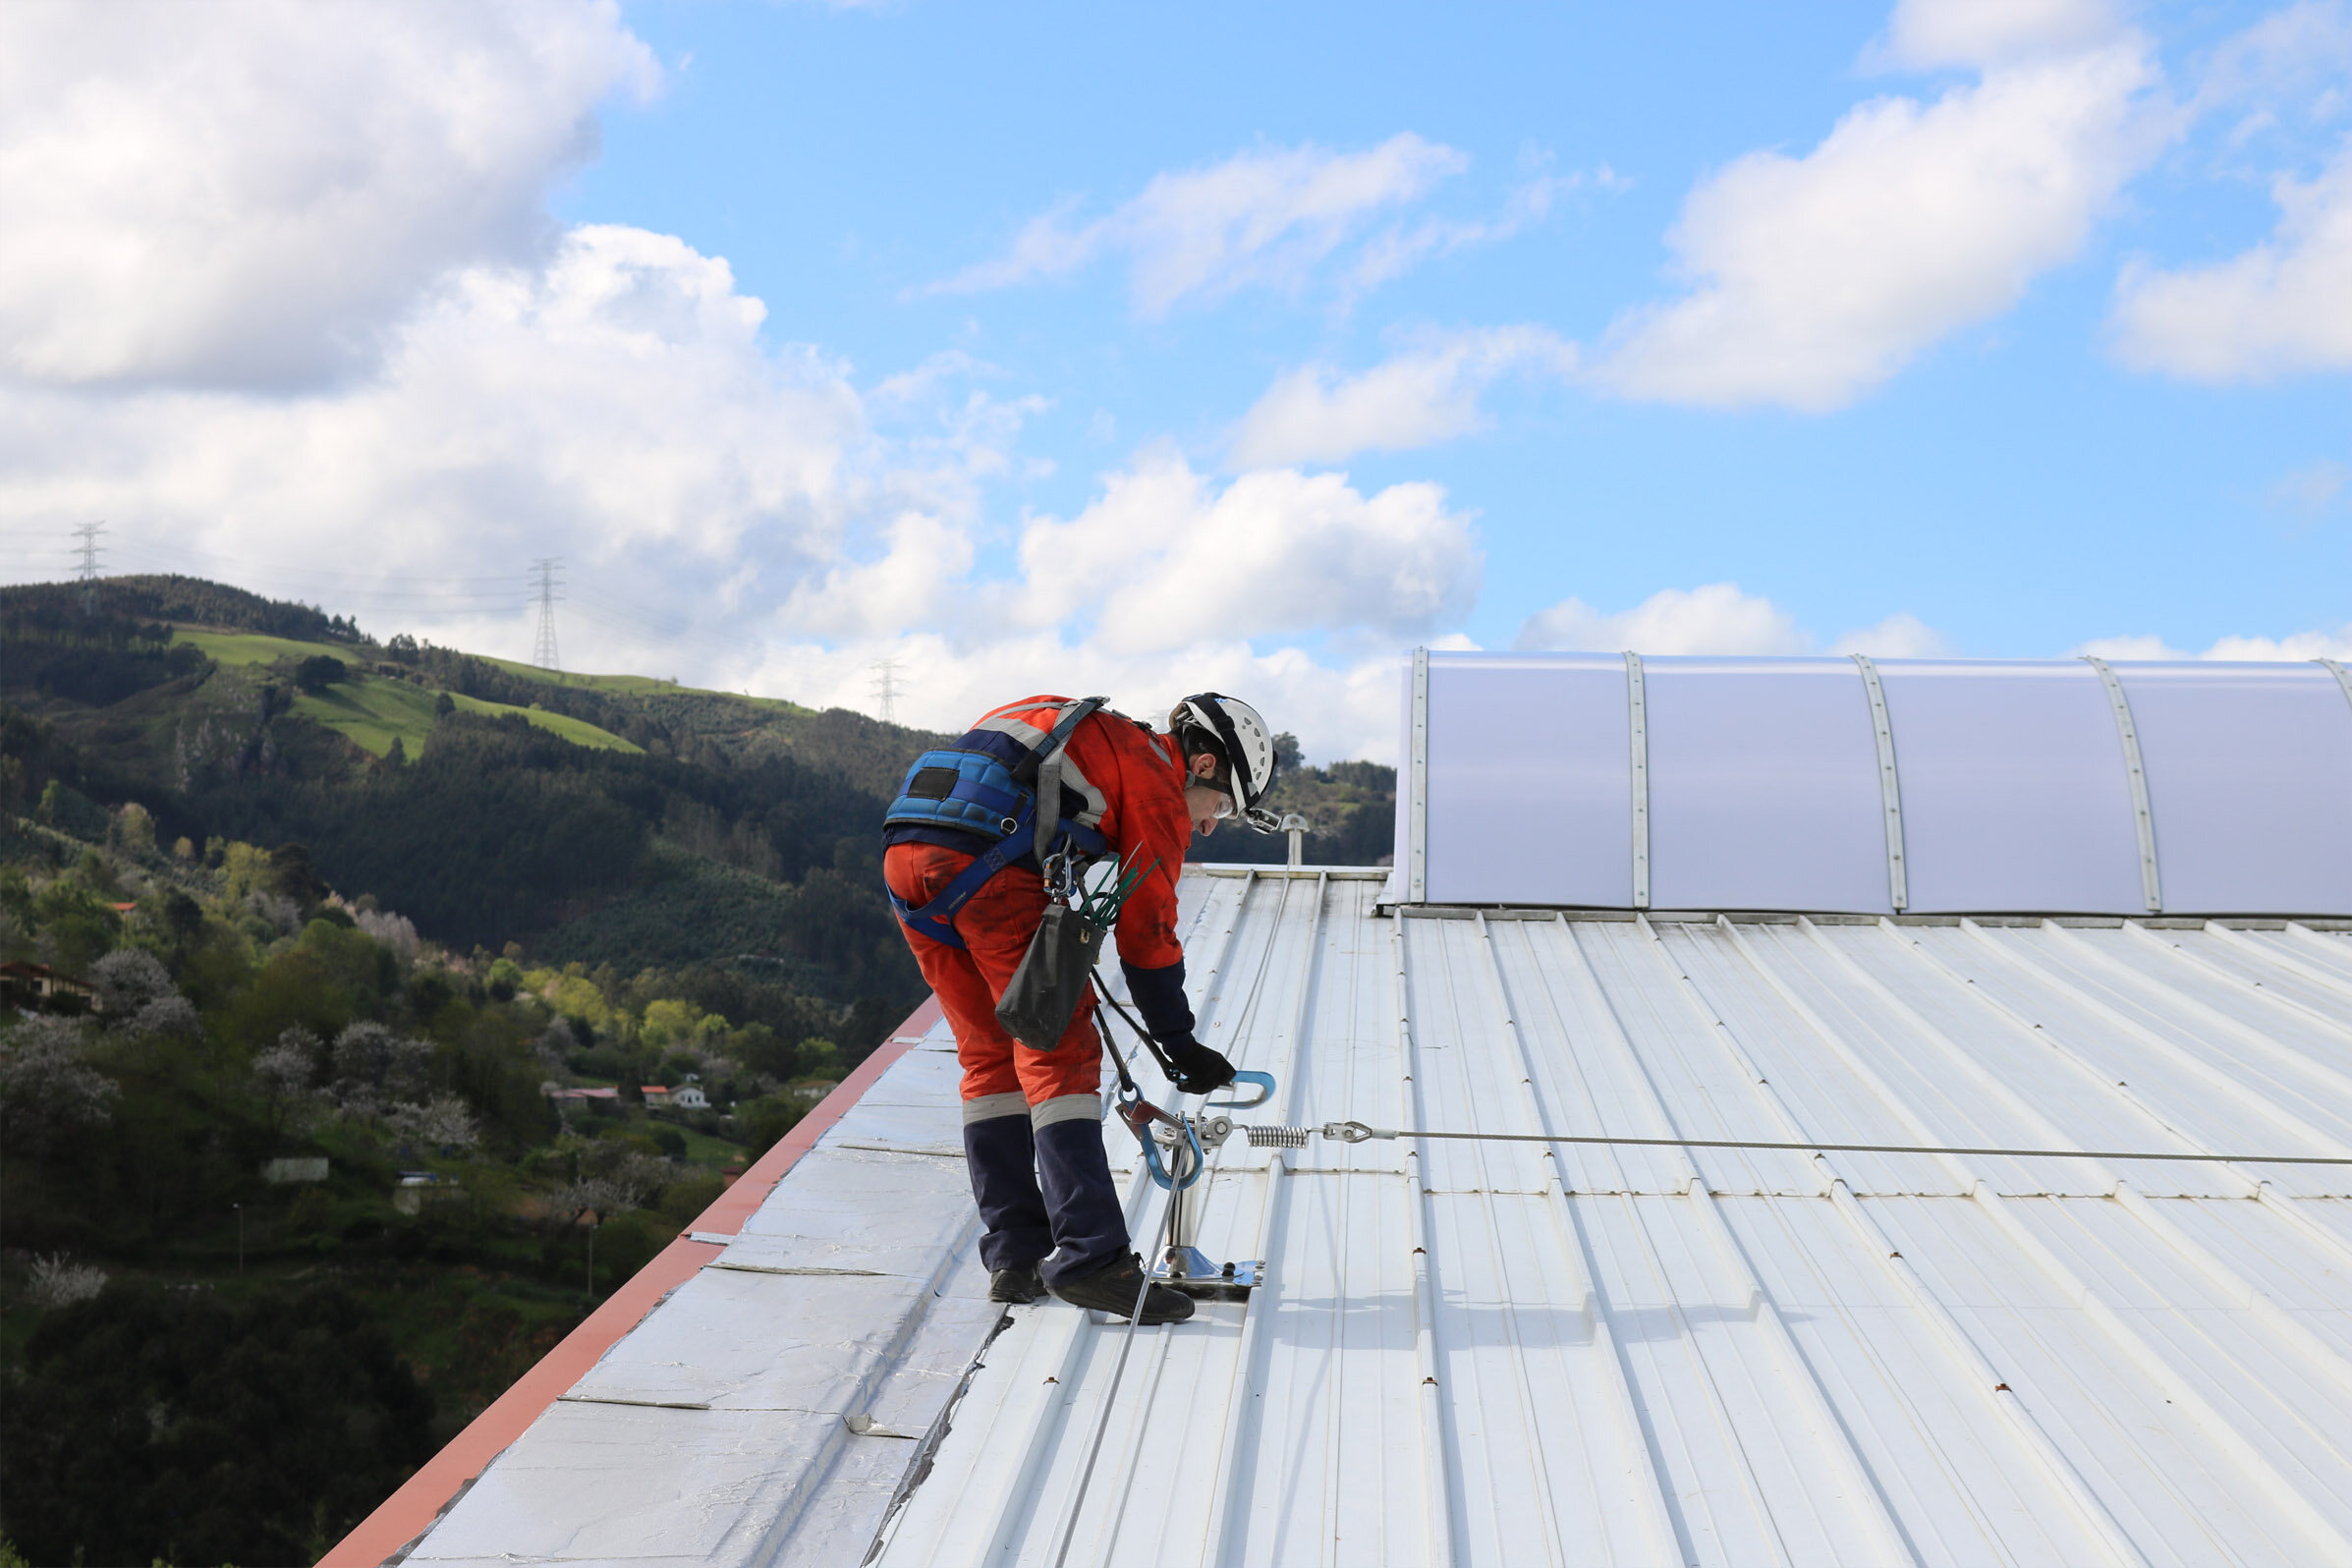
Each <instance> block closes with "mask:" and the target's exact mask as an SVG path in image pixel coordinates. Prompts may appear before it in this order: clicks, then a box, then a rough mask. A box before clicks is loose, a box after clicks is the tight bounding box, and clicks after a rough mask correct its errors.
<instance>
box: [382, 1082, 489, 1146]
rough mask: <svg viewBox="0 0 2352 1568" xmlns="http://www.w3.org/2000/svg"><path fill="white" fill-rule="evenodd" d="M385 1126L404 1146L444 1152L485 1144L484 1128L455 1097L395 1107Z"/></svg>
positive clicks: (387, 1115) (387, 1117) (385, 1116)
mask: <svg viewBox="0 0 2352 1568" xmlns="http://www.w3.org/2000/svg"><path fill="white" fill-rule="evenodd" d="M384 1125H385V1126H386V1127H389V1128H390V1129H392V1132H393V1135H394V1136H395V1137H397V1138H398V1139H399V1140H400V1141H401V1142H402V1143H404V1144H422V1145H425V1146H427V1147H429V1148H438V1149H440V1150H442V1151H443V1152H444V1153H446V1152H448V1151H449V1150H450V1149H453V1148H474V1147H475V1146H476V1144H479V1143H480V1142H481V1125H480V1123H478V1122H476V1120H475V1119H474V1112H473V1111H472V1110H470V1109H468V1108H467V1105H466V1102H465V1101H464V1100H463V1099H460V1098H459V1097H458V1096H457V1095H455V1094H437V1095H435V1096H434V1097H433V1098H431V1099H429V1100H427V1101H425V1103H423V1104H421V1105H395V1106H393V1107H392V1108H391V1109H390V1110H389V1111H387V1112H385V1113H384Z"/></svg>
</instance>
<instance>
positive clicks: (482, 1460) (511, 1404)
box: [318, 996, 939, 1568]
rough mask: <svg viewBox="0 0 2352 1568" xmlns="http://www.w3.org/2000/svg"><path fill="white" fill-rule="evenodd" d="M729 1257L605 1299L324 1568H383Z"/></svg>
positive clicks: (848, 1082) (778, 1166)
mask: <svg viewBox="0 0 2352 1568" xmlns="http://www.w3.org/2000/svg"><path fill="white" fill-rule="evenodd" d="M938 1021H939V999H938V998H937V997H935V996H934V997H932V998H930V999H929V1000H927V1001H925V1002H924V1004H923V1005H922V1006H921V1007H918V1008H917V1009H915V1011H914V1012H913V1013H911V1014H909V1015H908V1017H907V1021H906V1022H905V1023H903V1024H901V1025H899V1026H898V1029H897V1031H896V1032H895V1033H893V1034H892V1035H891V1036H890V1038H889V1039H887V1040H885V1041H883V1042H882V1044H881V1045H880V1046H878V1047H877V1048H876V1049H875V1050H874V1053H873V1054H872V1055H870V1056H868V1057H867V1058H866V1060H865V1061H863V1062H860V1063H859V1064H858V1066H857V1069H856V1070H855V1071H854V1072H852V1073H851V1074H850V1075H849V1077H847V1078H845V1079H843V1080H842V1081H841V1083H840V1085H839V1086H838V1087H837V1088H835V1089H834V1091H833V1092H831V1093H830V1094H827V1095H826V1096H825V1097H824V1098H823V1099H821V1100H819V1101H818V1102H817V1103H816V1104H815V1105H814V1106H812V1107H811V1109H810V1111H809V1114H808V1115H806V1116H804V1117H802V1118H801V1119H800V1122H799V1124H798V1125H796V1126H795V1127H794V1128H793V1129H792V1131H791V1132H789V1133H787V1134H785V1135H784V1138H783V1139H782V1141H781V1142H779V1143H778V1144H777V1145H776V1147H775V1148H771V1149H769V1150H768V1151H767V1152H766V1153H764V1154H762V1155H760V1156H759V1158H758V1160H757V1161H756V1162H755V1163H754V1164H753V1166H752V1168H751V1169H749V1170H747V1171H745V1172H744V1173H743V1175H742V1176H741V1177H739V1178H738V1179H737V1180H736V1182H735V1184H734V1185H733V1186H731V1187H729V1188H728V1189H727V1190H726V1191H725V1192H724V1193H721V1194H720V1195H719V1198H718V1201H717V1202H716V1203H714V1204H711V1205H710V1206H709V1207H708V1208H705V1209H703V1210H702V1212H701V1215H700V1217H699V1218H697V1219H696V1220H695V1222H694V1223H693V1224H692V1225H689V1226H688V1227H687V1232H688V1233H689V1234H701V1235H719V1236H733V1235H734V1234H735V1233H736V1232H738V1231H739V1230H741V1229H742V1228H743V1222H744V1221H745V1220H747V1219H749V1218H751V1217H752V1214H753V1212H754V1211H755V1210H756V1209H757V1208H758V1206H759V1205H760V1204H762V1203H765V1202H766V1201H767V1195H768V1194H769V1193H770V1192H771V1191H773V1190H774V1188H775V1185H776V1183H777V1182H779V1181H781V1180H783V1179H784V1173H785V1172H786V1171H788V1170H790V1169H792V1167H793V1166H794V1165H795V1164H796V1163H798V1162H799V1160H800V1157H801V1156H802V1155H803V1154H805V1153H807V1152H808V1151H809V1150H810V1149H811V1148H813V1147H815V1144H816V1141H817V1140H818V1139H819V1138H822V1137H823V1136H824V1135H825V1133H826V1131H827V1130H828V1129H830V1128H831V1127H832V1126H833V1124H834V1123H835V1122H838V1121H839V1120H841V1118H842V1116H843V1115H844V1114H846V1113H847V1112H848V1110H849V1108H850V1107H851V1106H852V1105H855V1104H857V1103H858V1101H859V1100H860V1099H861V1098H863V1097H864V1096H865V1094H866V1092H867V1091H868V1089H871V1088H872V1087H873V1084H874V1081H875V1080H876V1079H878V1078H880V1077H881V1076H882V1074H884V1073H885V1072H887V1071H889V1069H890V1066H891V1064H892V1063H894V1062H896V1061H897V1060H898V1059H899V1058H900V1057H901V1056H904V1055H905V1054H906V1053H907V1052H908V1051H910V1050H912V1049H913V1048H914V1047H915V1043H916V1041H918V1040H920V1039H921V1038H922V1037H923V1036H924V1035H926V1034H928V1033H929V1032H930V1029H931V1026H932V1025H934V1024H936V1023H937V1022H938ZM724 1250H725V1249H724V1248H722V1247H720V1246H719V1245H717V1244H715V1243H711V1242H699V1241H690V1240H688V1239H687V1236H685V1235H681V1236H680V1237H679V1238H678V1239H677V1240H676V1241H674V1242H672V1243H670V1244H669V1246H667V1247H665V1248H663V1249H662V1250H661V1252H660V1253H659V1254H658V1255H656V1256H655V1257H654V1259H653V1260H652V1261H651V1262H649V1263H647V1264H646V1265H645V1266H644V1267H643V1268H641V1269H639V1270H638V1271H637V1273H636V1274H635V1275H634V1276H633V1277H631V1279H630V1280H629V1281H628V1283H626V1284H624V1285H622V1286H621V1288H620V1289H618V1290H616V1291H614V1292H613V1293H612V1295H611V1296H609V1297H607V1298H606V1299H605V1302H604V1305H603V1306H601V1307H599V1308H597V1309H596V1310H595V1311H594V1312H593V1313H590V1314H589V1315H588V1319H587V1321H585V1322H583V1323H582V1324H581V1325H580V1326H579V1327H578V1328H575V1329H573V1330H572V1332H571V1333H569V1334H567V1335H566V1336H564V1340H563V1343H561V1344H559V1345H557V1346H556V1347H555V1348H554V1349H553V1350H551V1351H549V1352H548V1353H547V1354H546V1356H545V1357H544V1358H542V1359H541V1360H540V1362H539V1364H538V1365H537V1366H535V1367H533V1368H532V1369H531V1371H529V1372H525V1373H524V1374H523V1375H522V1376H521V1377H520V1378H518V1379H516V1382H515V1385H514V1386H513V1387H512V1388H509V1389H508V1390H507V1391H506V1392H505V1393H503V1394H501V1395H499V1396H498V1398H497V1400H496V1401H495V1402H494V1403H493V1404H492V1405H491V1406H490V1408H489V1409H487V1410H485V1411H483V1412H482V1413H481V1414H480V1415H478V1416H476V1417H475V1418H474V1422H473V1424H472V1425H471V1426H469V1427H468V1428H466V1429H465V1430H464V1431H462V1432H459V1433H458V1434H457V1435H456V1436H455V1437H453V1438H451V1439H450V1442H449V1446H448V1447H446V1448H444V1449H442V1450H441V1451H440V1452H439V1453H437V1454H435V1455H433V1457H432V1458H430V1459H428V1460H426V1461H425V1462H424V1464H423V1466H422V1467H421V1468H420V1469H419V1470H418V1472H417V1474H415V1475H414V1476H411V1477H410V1478H409V1479H408V1482H407V1483H406V1484H404V1485H403V1486H402V1487H401V1488H400V1489H399V1490H398V1491H396V1492H394V1493H393V1494H392V1495H391V1496H389V1497H387V1498H385V1499H384V1501H383V1502H382V1503H381V1504H379V1505H378V1506H377V1508H376V1510H375V1512H374V1513H371V1514H369V1515H368V1516H367V1517H366V1518H365V1519H364V1520H362V1521H361V1522H360V1524H359V1526H358V1527H357V1528H356V1529H354V1530H353V1531H352V1533H351V1534H350V1535H348V1536H346V1537H344V1538H343V1539H342V1540H340V1541H338V1542H337V1543H336V1544H335V1548H334V1549H333V1550H332V1551H329V1552H328V1553H327V1554H326V1555H325V1556H324V1557H321V1558H320V1559H318V1568H376V1565H378V1564H380V1563H383V1562H384V1561H386V1560H387V1559H389V1558H390V1557H391V1556H392V1555H393V1553H395V1552H397V1551H400V1550H401V1549H403V1548H404V1547H406V1546H407V1545H408V1544H409V1543H410V1542H412V1541H414V1540H416V1539H417V1538H418V1537H419V1536H421V1535H423V1534H424V1532H425V1531H426V1530H427V1529H429V1528H430V1527H431V1525H432V1523H433V1521H434V1520H435V1519H437V1518H439V1517H440V1514H441V1510H442V1509H444V1508H446V1507H447V1506H448V1505H449V1504H450V1503H451V1502H453V1501H455V1500H456V1498H457V1496H458V1494H459V1493H460V1492H462V1491H464V1490H465V1489H466V1487H467V1485H468V1484H471V1483H472V1482H473V1480H474V1479H475V1478H476V1476H479V1475H480V1474H481V1473H482V1471H484V1470H485V1469H487V1468H488V1467H489V1463H490V1461H491V1460H493V1459H495V1458H497V1457H498V1456H499V1455H500V1454H502V1453H504V1452H505V1451H506V1449H507V1448H508V1446H509V1445H510V1444H512V1443H513V1442H514V1440H515V1439H516V1438H518V1437H520V1436H522V1435H523V1433H524V1431H525V1430H526V1429H527V1428H529V1427H530V1426H531V1424H532V1422H534V1421H536V1420H538V1419H539V1415H540V1413H541V1412H543V1411H544V1410H546V1408H547V1407H548V1406H549V1405H552V1404H554V1403H555V1401H556V1400H557V1399H558V1398H560V1397H562V1395H563V1394H564V1393H565V1391H566V1390H568V1389H570V1388H571V1386H572V1385H573V1384H574V1383H576V1382H578V1381H580V1379H581V1378H582V1377H583V1376H585V1375H587V1373H588V1369H589V1368H591V1367H593V1366H595V1365H596V1363H597V1362H598V1361H599V1360H600V1359H602V1357H603V1355H604V1353H605V1352H606V1351H608V1350H610V1349H611V1348H612V1347H613V1346H614V1345H616V1344H618V1343H619V1342H620V1341H621V1340H622V1338H624V1337H625V1336H626V1335H627V1334H628V1333H629V1331H630V1330H631V1329H633V1328H635V1327H636V1326H637V1325H638V1324H639V1323H641V1322H643V1321H644V1318H645V1315H646V1314H647V1313H650V1312H651V1311H652V1310H653V1309H654V1308H655V1307H657V1306H659V1305H660V1304H661V1300H662V1298H663V1297H665V1296H667V1295H668V1294H669V1293H670V1292H671V1291H673V1290H676V1289H677V1288H678V1287H679V1286H680V1285H683V1284H685V1283H686V1282H687V1281H688V1280H689V1279H692V1278H693V1277H694V1276H695V1274H696V1272H697V1271H698V1270H700V1268H701V1267H702V1265H703V1264H705V1263H707V1262H709V1261H710V1260H712V1259H714V1258H716V1257H717V1256H718V1255H719V1254H720V1253H721V1252H722V1251H724Z"/></svg>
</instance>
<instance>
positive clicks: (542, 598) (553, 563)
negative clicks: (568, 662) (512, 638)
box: [531, 555, 564, 673]
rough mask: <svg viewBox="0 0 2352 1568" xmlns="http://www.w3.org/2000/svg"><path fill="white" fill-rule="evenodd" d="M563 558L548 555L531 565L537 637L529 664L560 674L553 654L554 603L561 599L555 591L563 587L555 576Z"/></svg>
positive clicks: (561, 580) (560, 666)
mask: <svg viewBox="0 0 2352 1568" xmlns="http://www.w3.org/2000/svg"><path fill="white" fill-rule="evenodd" d="M563 565H564V562H563V557H562V556H560V555H549V556H544V557H541V558H540V559H538V560H536V561H533V562H532V563H531V569H532V572H533V573H535V574H536V575H537V577H538V580H539V635H538V638H537V639H536V640H535V641H534V642H533V643H532V647H531V662H532V663H533V664H536V665H537V666H538V667H539V668H540V669H542V670H555V671H557V672H559V673H560V672H561V671H562V669H563V664H562V662H561V661H560V660H559V659H557V657H556V653H555V601H556V600H557V599H558V598H560V597H562V595H561V594H559V593H557V592H556V591H555V590H556V589H557V588H562V587H563V586H564V584H563V579H562V578H559V577H557V576H556V575H555V574H556V573H558V572H560V571H562V570H563Z"/></svg>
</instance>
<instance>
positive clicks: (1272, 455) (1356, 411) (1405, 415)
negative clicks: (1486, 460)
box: [1231, 326, 1576, 468]
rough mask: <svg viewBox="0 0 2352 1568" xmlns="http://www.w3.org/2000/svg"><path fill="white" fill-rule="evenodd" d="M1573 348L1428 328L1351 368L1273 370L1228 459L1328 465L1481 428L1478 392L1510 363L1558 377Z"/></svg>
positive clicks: (1519, 333) (1511, 330) (1535, 336)
mask: <svg viewBox="0 0 2352 1568" xmlns="http://www.w3.org/2000/svg"><path fill="white" fill-rule="evenodd" d="M1575 365H1576V349H1575V346H1574V345H1573V344H1570V343H1567V342H1564V341H1563V340H1561V339H1560V338H1559V337H1558V336H1557V335H1555V334H1554V333H1552V332H1550V331H1548V330H1546V329H1544V328H1542V327H1535V326H1517V327H1489V328H1486V329H1484V330H1479V331H1468V332H1454V333H1447V334H1443V335H1441V336H1438V337H1436V338H1434V339H1432V340H1430V341H1428V342H1427V343H1425V344H1423V345H1421V346H1419V347H1416V348H1413V349H1410V350H1408V351H1406V352H1405V353H1402V354H1399V355H1397V356H1396V357H1394V358H1393V359H1390V360H1389V361H1388V362H1387V363H1385V364H1378V365H1375V366H1373V367H1372V369H1369V370H1366V371H1364V372H1362V373H1361V374H1358V375H1352V376H1351V375H1345V374H1342V373H1341V372H1340V371H1338V370H1336V369H1334V368H1333V367H1332V366H1330V365H1327V364H1306V365H1302V366H1300V367H1299V368H1298V369H1296V370H1292V371H1289V372H1287V373H1286V374H1284V375H1282V376H1281V377H1279V378H1278V379H1277V380H1276V381H1275V382H1274V384H1273V385H1272V386H1270V387H1268V388H1267V389H1266V392H1265V395H1264V396H1262V397H1260V399H1259V400H1258V402H1257V404H1256V405H1255V406H1254V407H1252V409H1251V410H1250V412H1249V413H1248V414H1247V415H1245V416H1244V417H1243V419H1242V422H1241V428H1240V429H1239V431H1238V432H1236V434H1235V436H1234V439H1233V448H1232V452H1231V460H1232V462H1233V463H1234V464H1235V465H1236V466H1238V467H1244V468H1248V467H1259V466H1265V465H1274V464H1285V463H1336V462H1340V461H1342V460H1344V459H1346V458H1348V457H1351V456H1353V455H1354V454H1356V453H1358V452H1367V451H1382V452H1400V451H1405V450H1408V449H1410V448H1413V447H1421V446H1428V445H1431V444H1433V443H1435V442H1438V441H1445V440H1450V439H1452V438H1453V437H1455V436H1459V435H1466V434H1469V433H1470V432H1472V431H1474V430H1477V429H1479V428H1481V426H1482V424H1483V423H1484V419H1483V416H1482V415H1481V414H1480V412H1479V394H1480V393H1482V392H1484V390H1485V389H1486V387H1487V386H1488V385H1489V384H1491V383H1492V382H1493V381H1494V380H1496V379H1497V378H1498V377H1500V376H1503V375H1506V374H1509V373H1511V372H1512V371H1515V370H1536V371H1550V372H1552V373H1554V374H1560V375H1566V374H1568V373H1569V372H1570V371H1572V370H1573V369H1574V368H1575Z"/></svg>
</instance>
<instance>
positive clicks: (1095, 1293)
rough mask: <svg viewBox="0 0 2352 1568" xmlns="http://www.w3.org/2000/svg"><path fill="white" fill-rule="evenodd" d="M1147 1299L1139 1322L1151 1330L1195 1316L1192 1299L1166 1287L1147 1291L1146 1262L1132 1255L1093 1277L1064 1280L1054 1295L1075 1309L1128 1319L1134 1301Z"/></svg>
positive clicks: (1115, 1261) (1155, 1287)
mask: <svg viewBox="0 0 2352 1568" xmlns="http://www.w3.org/2000/svg"><path fill="white" fill-rule="evenodd" d="M1139 1292H1141V1293H1142V1294H1143V1297H1144V1311H1143V1315H1142V1316H1139V1317H1137V1318H1136V1321H1137V1322H1139V1323H1141V1324H1143V1325H1144V1326H1145V1327H1147V1328H1148V1327H1150V1326H1152V1325H1153V1324H1155V1323H1181V1322H1183V1321H1184V1320H1185V1319H1186V1318H1187V1317H1190V1316H1192V1315H1193V1299H1192V1298H1191V1297H1190V1296H1187V1295H1186V1294H1185V1293H1184V1292H1183V1291H1180V1290H1170V1289H1169V1288H1168V1287H1167V1286H1165V1285H1153V1286H1152V1287H1151V1288H1150V1289H1149V1290H1145V1289H1144V1260H1142V1259H1140V1258H1138V1257H1136V1255H1135V1254H1133V1253H1128V1254H1126V1255H1124V1256H1123V1257H1119V1258H1114V1259H1112V1260H1110V1261H1109V1262H1107V1263H1104V1264H1103V1265H1102V1266H1101V1267H1100V1268H1097V1269H1095V1270H1094V1271H1093V1272H1092V1273H1091V1274H1086V1275H1082V1276H1081V1277H1079V1278H1077V1279H1065V1280H1063V1281H1061V1282H1060V1283H1059V1284H1057V1285H1055V1286H1054V1287H1053V1293H1054V1294H1055V1295H1056V1296H1059V1297H1060V1298H1061V1299H1062V1300H1064V1301H1066V1302H1068V1303H1069V1304H1070V1305H1071V1306H1073V1307H1084V1308H1086V1309H1087V1310H1089V1311H1090V1312H1098V1313H1108V1314H1110V1315H1111V1316H1113V1317H1125V1316H1128V1315H1130V1314H1132V1313H1134V1312H1135V1299H1136V1296H1137V1294H1138V1293H1139Z"/></svg>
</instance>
